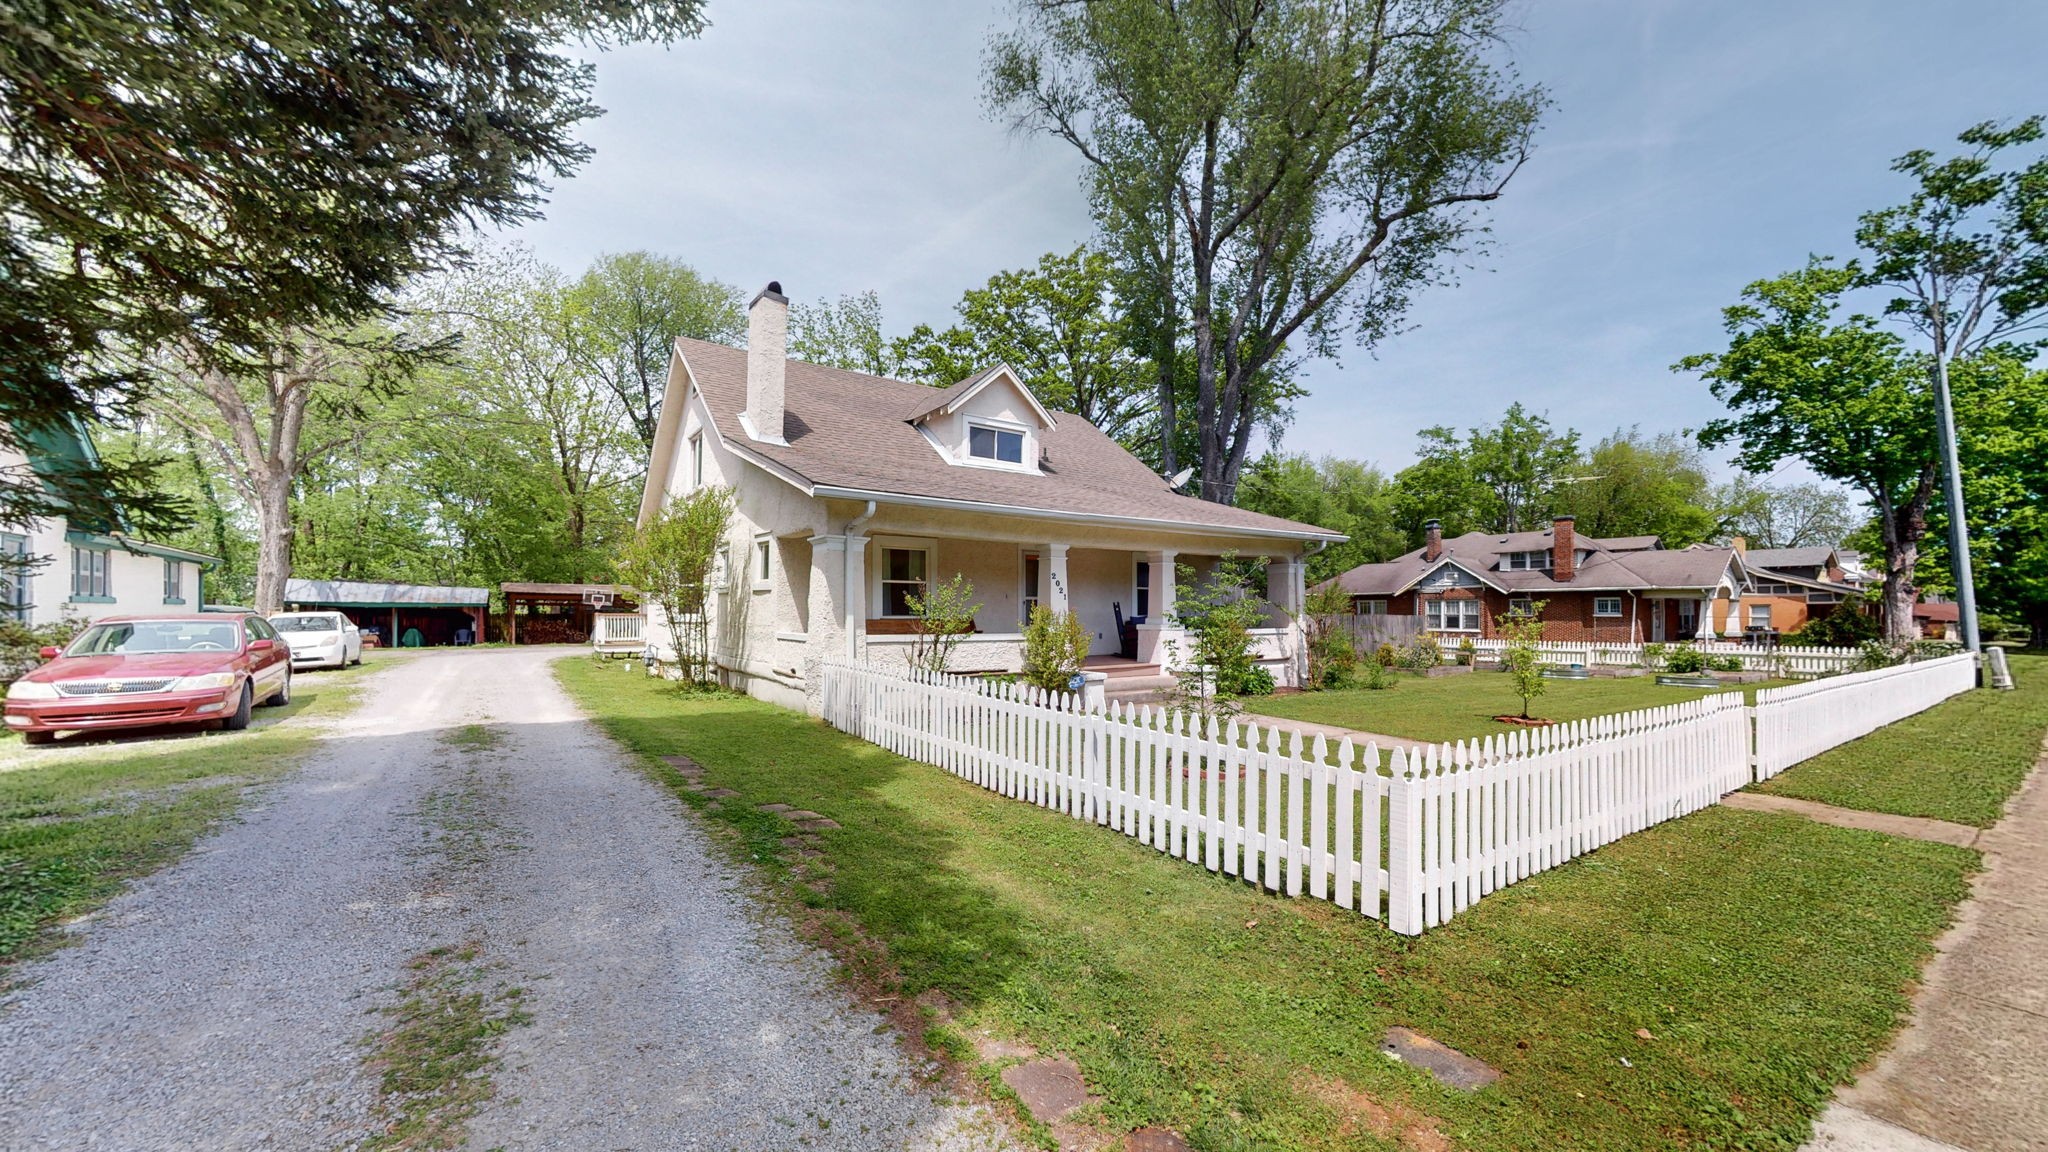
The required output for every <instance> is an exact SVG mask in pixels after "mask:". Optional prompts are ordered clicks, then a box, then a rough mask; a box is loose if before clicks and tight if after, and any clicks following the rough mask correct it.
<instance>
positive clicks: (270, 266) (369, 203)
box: [0, 0, 703, 519]
mask: <svg viewBox="0 0 2048 1152" xmlns="http://www.w3.org/2000/svg"><path fill="white" fill-rule="evenodd" d="M701 7H702V5H701V0H660V2H657V3H629V2H627V0H597V2H594V3H592V2H585V0H500V2H498V3H483V4H479V3H475V2H472V0H413V2H411V3H407V4H402V5H378V4H337V3H332V2H329V0H274V2H269V3H264V4H257V5H252V4H247V3H243V2H241V0H189V2H186V3H179V4H118V3H107V2H104V0H32V2H29V3H21V4H9V5H5V6H0V156H4V157H5V162H4V163H0V435H6V436H9V437H12V436H13V435H15V432H14V431H13V429H16V428H23V427H26V428H30V429H35V428H44V429H47V428H50V427H53V426H54V425H55V424H56V423H58V422H61V421H63V420H67V419H77V418H82V417H89V416H92V415H94V414H96V413H100V412H104V411H108V410H120V409H121V408H122V406H123V402H124V401H128V400H132V399H133V398H134V396H135V394H136V389H137V386H138V385H140V384H141V383H143V382H144V380H143V378H142V377H140V376H138V374H137V370H138V368H140V369H144V370H146V369H148V368H151V367H157V366H162V365H164V364H167V363H171V362H172V360H171V359H170V358H166V357H158V356H154V355H145V356H144V357H141V358H134V359H124V360H121V361H110V360H107V359H104V358H95V354H96V353H98V352H99V351H101V350H102V349H103V348H104V347H106V345H107V344H109V343H114V344H119V345H122V346H125V347H130V348H136V349H140V350H142V351H143V352H144V353H147V354H153V353H157V352H159V351H163V350H166V349H170V348H173V347H175V348H179V349H204V350H205V351H206V352H207V355H208V356H209V357H210V358H211V359H213V360H215V361H218V362H219V363H218V364H216V365H214V366H213V370H217V371H219V372H221V373H223V374H224V375H225V376H227V377H236V376H241V375H244V374H245V373H244V371H242V370H250V371H253V372H254V373H256V374H261V373H264V372H267V371H268V370H269V369H270V367H271V366H272V365H274V364H279V363H285V364H297V365H299V366H303V363H304V362H303V352H304V350H305V349H306V348H307V347H308V344H307V342H306V341H307V338H306V337H305V336H304V335H303V334H304V333H308V332H344V331H348V330H350V329H351V328H353V327H355V326H356V325H358V324H359V323H361V322H363V321H364V320H366V319H367V318H370V317H372V316H374V315H375V314H376V313H378V312H379V311H380V309H381V308H382V306H383V303H384V302H385V300H386V299H387V298H388V296H389V295H390V294H391V293H392V292H394V291H395V290H397V289H398V288H399V287H400V286H401V285H402V284H403V283H404V282H405V281H406V280H407V279H408V278H409V277H411V276H412V275H414V274H415V273H417V272H419V271H421V270H423V269H426V268H431V267H434V266H437V265H440V264H443V263H446V262H448V261H449V260H451V259H454V258H455V257H457V256H458V255H459V252H460V244H461V238H462V236H463V234H464V233H465V232H466V231H467V230H468V229H469V228H471V227H472V226H474V225H477V224H493V225H503V224H508V223H514V222H517V221H519V220H522V219H526V218H529V217H532V216H534V215H536V214H537V211H538V206H539V204H540V202H541V193H542V191H543V186H542V181H543V180H544V179H546V178H548V177H550V176H562V175H566V174H568V173H570V172H572V171H574V170H575V169H576V167H577V166H579V165H580V164H581V163H582V162H583V161H584V160H585V159H586V158H587V157H588V155H589V153H590V149H589V147H588V146H587V145H585V144H583V143H581V142H579V141H578V140H577V139H576V136H575V131H576V128H577V126H578V125H579V124H580V123H581V122H583V121H584V120H587V119H589V118H590V117H592V116H594V115H596V114H597V111H598V109H597V108H596V106H595V105H593V104H592V103H591V102H590V100H589V92H590V87H591V83H592V78H593V70H592V67H591V65H589V64H588V63H586V62H584V61H583V60H580V59H578V58H577V57H576V56H574V55H572V54H570V53H569V52H568V51H566V50H565V48H564V45H565V44H566V43H567V42H574V41H581V42H582V43H584V44H585V45H587V46H592V47H603V46H606V45H610V44H615V43H619V42H623V41H627V40H639V39H655V40H669V39H673V38H675V37H678V36H689V35H694V34H696V33H697V31H698V30H700V29H701V28H702V26H703V21H702V17H701ZM231 362H232V363H231ZM294 370H296V369H294V368H287V369H286V371H288V372H289V371H294ZM78 487H79V489H80V491H79V492H78V493H77V495H78V496H79V498H80V499H81V500H85V501H87V503H85V504H84V505H83V506H84V507H87V508H97V509H99V510H100V511H101V512H102V513H107V512H110V511H111V509H112V508H113V506H114V505H115V504H118V503H121V502H123V501H125V500H132V498H133V497H135V496H136V495H137V494H138V493H142V492H146V491H147V484H146V482H145V481H144V479H143V478H142V477H140V476H134V475H129V476H123V475H114V474H106V475H104V476H101V477H97V478H87V479H86V481H85V482H83V483H81V484H79V485H78ZM38 498H39V494H38V493H37V492H36V491H35V490H34V486H33V485H32V484H28V483H25V482H23V480H22V478H21V477H13V476H9V477H0V504H4V505H6V506H7V507H9V508H10V509H12V508H19V507H21V506H24V505H25V504H28V503H32V502H33V501H34V500H36V499H38ZM101 518H103V519H104V518H107V517H106V515H102V516H101Z"/></svg>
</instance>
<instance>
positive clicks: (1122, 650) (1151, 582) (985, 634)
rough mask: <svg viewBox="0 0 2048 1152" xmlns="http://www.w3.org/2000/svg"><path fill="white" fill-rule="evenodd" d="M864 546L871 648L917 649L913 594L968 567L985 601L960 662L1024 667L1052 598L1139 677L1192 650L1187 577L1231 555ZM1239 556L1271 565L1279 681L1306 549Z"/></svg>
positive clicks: (1261, 647)
mask: <svg viewBox="0 0 2048 1152" xmlns="http://www.w3.org/2000/svg"><path fill="white" fill-rule="evenodd" d="M863 552H864V559H865V561H866V563H865V564H864V568H865V569H866V571H865V579H866V585H867V587H866V594H865V603H866V616H865V618H864V619H863V620H862V622H861V627H860V634H859V636H858V637H857V639H856V645H857V647H858V650H859V652H860V653H861V654H862V655H863V657H864V658H865V659H868V660H872V661H879V662H882V663H894V662H896V661H897V660H900V659H903V658H905V657H907V656H908V655H909V652H910V649H911V648H912V647H913V646H914V645H915V644H916V643H917V638H916V633H917V631H918V620H917V616H916V613H915V612H914V611H913V610H912V609H911V606H910V599H911V597H913V596H915V595H917V594H920V593H921V591H922V590H924V589H926V588H929V587H931V586H933V585H943V584H945V583H947V582H948V581H950V580H952V579H953V578H954V577H955V576H956V575H958V576H960V577H964V578H965V580H966V581H967V582H968V583H969V584H971V585H972V586H973V589H974V596H973V601H974V603H976V604H978V605H979V609H978V611H976V612H975V614H974V626H973V627H974V630H973V632H972V633H971V634H969V635H968V636H967V637H966V638H964V639H963V640H962V641H961V642H960V643H959V645H958V646H957V647H956V648H955V649H954V652H953V655H952V658H951V660H950V662H949V665H950V667H951V669H952V670H953V671H955V672H961V673H997V672H1014V671H1017V670H1019V669H1020V668H1022V667H1023V656H1024V624H1025V621H1026V620H1027V619H1028V618H1029V617H1030V614H1031V612H1032V610H1033V609H1034V608H1036V607H1038V606H1039V605H1044V606H1045V607H1048V608H1050V609H1052V610H1054V611H1071V612H1073V613H1075V615H1076V616H1078V617H1079V619H1080V621H1081V625H1082V627H1083V628H1084V629H1085V630H1086V632H1087V634H1088V654H1089V656H1090V658H1091V662H1092V663H1096V664H1098V665H1109V664H1115V665H1117V666H1118V667H1119V669H1120V671H1121V672H1122V673H1123V674H1127V675H1138V676H1144V675H1153V676H1156V675H1160V674H1170V673H1172V672H1173V671H1174V669H1175V667H1176V665H1177V664H1178V663H1180V662H1181V661H1183V660H1184V659H1185V657H1186V654H1187V653H1188V651H1189V649H1190V645H1189V644H1188V642H1187V640H1186V638H1185V636H1184V634H1183V631H1182V630H1181V628H1180V626H1179V625H1178V624H1177V623H1175V622H1174V612H1175V607H1176V603H1177V601H1178V599H1179V597H1180V595H1181V593H1182V591H1183V583H1182V582H1186V584H1187V586H1198V585H1199V584H1200V583H1201V582H1202V581H1205V580H1207V579H1209V578H1210V577H1211V575H1212V574H1213V573H1214V572H1215V570H1216V566H1217V565H1218V564H1219V563H1221V562H1223V559H1224V556H1225V555H1226V550H1221V549H1219V550H1214V551H1199V552H1198V551H1193V550H1181V549H1174V548H1159V549H1149V550H1139V549H1123V548H1107V547H1090V546H1084V545H1079V544H1067V543H1062V542H1057V541H1047V542H1045V543H1032V542H1000V541H993V540H977V539H967V538H962V537H954V536H940V537H910V536H895V535H881V534H878V535H876V536H874V537H872V538H871V539H870V540H868V541H867V546H866V548H865V549H863ZM1235 555H1236V562H1237V563H1240V564H1252V565H1257V566H1259V567H1260V568H1263V577H1264V584H1263V587H1259V586H1258V584H1257V581H1256V579H1255V580H1254V587H1255V588H1256V589H1257V590H1258V591H1259V592H1261V593H1262V595H1263V596H1264V598H1265V599H1266V600H1267V601H1268V603H1269V605H1270V607H1269V608H1268V610H1267V613H1266V615H1267V619H1266V621H1265V623H1264V626H1263V627H1261V628H1258V629H1256V630H1255V631H1254V638H1255V641H1256V643H1257V645H1258V651H1259V655H1260V659H1261V662H1262V663H1263V664H1264V665H1265V666H1266V667H1267V669H1268V670H1269V671H1271V672H1272V673H1273V677H1274V680H1275V682H1277V683H1279V684H1283V685H1292V684H1294V683H1295V681H1296V670H1295V667H1294V665H1295V663H1296V661H1295V655H1296V653H1295V647H1296V646H1295V644H1294V642H1293V639H1292V637H1293V634H1294V625H1293V619H1292V614H1294V613H1296V612H1298V611H1299V608H1300V605H1301V602H1302V595H1303V587H1302V586H1303V576H1302V573H1303V564H1302V561H1301V558H1300V557H1299V556H1288V555H1281V556H1260V555H1251V554H1249V553H1248V552H1245V551H1237V552H1236V553H1235ZM1177 573H1178V575H1179V579H1178V580H1177V579H1176V574H1177Z"/></svg>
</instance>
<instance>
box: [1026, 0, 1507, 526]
mask: <svg viewBox="0 0 2048 1152" xmlns="http://www.w3.org/2000/svg"><path fill="white" fill-rule="evenodd" d="M1503 7H1504V4H1503V0H1442V2H1439V3H1431V4H1412V3H1399V2H1396V0H1378V2H1372V3H1357V4H1353V3H1340V2H1337V0H1276V2H1272V3H1261V4H1196V5H1183V4H1173V3H1166V2H1163V0H1098V2H1095V3H1088V4H1074V3H1069V2H1066V0H1023V2H1022V3H1020V4H1019V24H1018V27H1016V28H1015V29H1014V30H1012V31H1009V32H1005V33H999V34H997V35H996V36H995V37H994V38H993V39H992V40H991V42H990V45H989V52H988V61H987V74H988V87H987V98H988V102H989V104H990V106H991V108H992V110H994V111H995V112H996V113H997V114H999V115H1002V116H1005V117H1007V118H1008V119H1009V120H1010V121H1011V122H1012V123H1013V124H1015V125H1016V126H1018V127H1019V128H1024V129H1029V130H1036V131H1043V132H1046V133H1049V134H1051V135H1053V136H1054V137H1056V138H1058V139H1062V140H1065V141H1066V142H1067V143H1069V144H1071V145H1072V146H1073V147H1074V148H1075V149H1076V150H1077V151H1078V152H1079V153H1080V156H1081V158H1082V160H1083V161H1084V163H1085V165H1086V175H1085V177H1084V179H1085V181H1086V186H1087V189H1088V192H1089V196H1090V202H1091V205H1092V207H1093V210H1094V212H1095V215H1096V219H1097V223H1098V226H1099V228H1100V230H1101V232H1102V233H1103V234H1104V236H1105V238H1106V243H1105V247H1106V248H1107V250H1109V251H1111V252H1113V253H1115V254H1117V256H1118V258H1119V260H1120V262H1124V263H1125V266H1126V268H1127V269H1128V271H1129V272H1130V273H1131V274H1132V275H1133V276H1134V277H1142V278H1145V279H1147V280H1149V281H1150V283H1151V284H1152V286H1153V290H1152V291H1151V293H1149V294H1148V297H1147V298H1146V302H1147V305H1148V306H1147V307H1146V308H1145V309H1144V312H1145V314H1146V315H1147V327H1148V329H1150V330H1151V334H1152V336H1153V337H1154V339H1155V342H1156V343H1159V342H1163V346H1162V347H1161V349H1160V350H1161V352H1162V353H1163V351H1164V349H1165V347H1178V346H1179V344H1180V342H1181V339H1182V338H1183V335H1184V336H1185V339H1186V340H1188V341H1189V342H1191V344H1192V348H1191V350H1190V356H1191V358H1192V360H1193V361H1194V376H1195V381H1196V387H1195V398H1194V399H1195V405H1194V407H1195V412H1194V416H1195V420H1194V425H1195V431H1196V443H1197V448H1198V458H1197V459H1196V460H1195V461H1194V463H1196V464H1197V465H1198V466H1199V468H1200V473H1201V481H1202V482H1201V495H1202V497H1203V498H1204V499H1207V500H1215V501H1221V502H1229V501H1230V500H1231V499H1232V498H1233V497H1234V496H1235V494H1236V490H1237V484H1238V479H1239V475H1240V473H1241V472H1242V471H1243V469H1244V467H1245V464H1246V463H1247V454H1248V452H1249V449H1250V445H1251V441H1252V439H1253V436H1254V433H1255V432H1256V431H1257V427H1258V423H1259V420H1260V414H1261V412H1262V411H1264V410H1266V409H1268V408H1269V407H1270V406H1271V405H1270V397H1267V396H1264V395H1262V389H1263V388H1264V386H1266V385H1268V384H1270V383H1272V382H1274V381H1276V380H1285V379H1286V378H1287V377H1288V375H1289V373H1288V372H1286V371H1285V370H1284V367H1285V365H1286V364H1287V363H1288V362H1289V361H1290V360H1298V359H1299V358H1301V357H1304V356H1311V355H1316V356H1321V355H1331V354H1334V353H1335V351H1336V349H1337V346H1338V344H1339V342H1340V339H1341V338H1343V337H1347V336H1348V337H1351V338H1355V339H1356V340H1357V341H1358V342H1360V343H1362V344H1365V345H1368V346H1369V345H1371V344H1372V343H1374V342H1375V341H1377V340H1379V339H1381V338H1383V337H1385V336H1387V335H1389V334H1391V333H1392V332H1394V331H1395V330H1397V329H1398V327H1399V325H1400V321H1401V317H1402V316H1403V315H1404V314H1405V313H1406V311H1407V307H1408V304H1409V301H1410V299H1411V298H1412V296H1413V295H1414V294H1415V293H1416V292H1417V291H1419V290H1420V289H1421V288H1422V287H1423V286H1425V285H1427V284H1430V283H1433V282H1436V281H1439V280H1442V279H1444V278H1445V277H1446V275H1447V272H1446V264H1447V262H1448V261H1449V259H1450V258H1451V257H1453V256H1455V255H1456V254H1458V253H1460V252H1463V251H1465V250H1467V249H1468V248H1469V247H1470V246H1471V244H1472V242H1473V241H1474V240H1475V238H1476V234H1477V232H1478V230H1479V228H1480V224H1479V217H1478V214H1477V212H1476V211H1475V209H1476V207H1477V206H1478V205H1481V204H1483V203H1485V202H1487V201H1490V200H1493V199H1495V198H1497V197H1499V196H1500V194H1501V193H1502V191H1503V190H1504V188H1505V187H1506V184H1507V181H1508V179H1509V177H1511V176H1512V175H1513V173H1514V171H1515V170H1516V169H1517V168H1518V167H1519V166H1520V163H1521V161H1522V159H1523V157H1524V156H1526V154H1527V151H1528V146H1529V139H1530V134H1531V132H1532V131H1533V129H1534V125H1535V122H1536V118H1537V114H1538V112H1539V110H1540V107H1541V105H1542V102H1543V101H1542V97H1541V96H1540V94H1539V93H1537V92H1536V91H1535V90H1533V89H1528V88H1522V87H1518V86H1516V84H1515V82H1514V80H1513V78H1512V76H1511V75H1510V74H1509V73H1508V72H1507V70H1506V68H1505V66H1504V65H1502V64H1500V63H1498V61H1499V59H1500V57H1499V45H1500V37H1499V32H1500V28H1501V25H1500V20H1501V13H1502V10H1503ZM1183 317H1184V318H1185V319H1184V324H1183ZM1155 321H1156V322H1155ZM1276 367H1279V368H1281V369H1282V370H1280V371H1277V372H1276V371H1275V368H1276ZM1163 380H1164V377H1162V381H1163ZM1175 431H1176V429H1175V427H1174V426H1173V424H1172V423H1171V422H1170V421H1169V422H1168V423H1167V424H1166V425H1165V426H1164V427H1163V428H1162V429H1161V434H1162V435H1164V436H1172V435H1174V433H1175ZM1162 455H1170V453H1168V452H1162Z"/></svg>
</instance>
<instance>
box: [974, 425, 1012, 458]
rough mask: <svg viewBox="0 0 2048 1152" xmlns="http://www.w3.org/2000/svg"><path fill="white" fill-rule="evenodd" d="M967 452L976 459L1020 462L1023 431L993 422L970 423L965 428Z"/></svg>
mask: <svg viewBox="0 0 2048 1152" xmlns="http://www.w3.org/2000/svg"><path fill="white" fill-rule="evenodd" d="M967 454H968V455H969V456H972V457H974V458H975V459H977V460H994V461H996V462H998V463H1002V464H1022V463H1023V462H1024V433H1022V432H1019V431H1016V430H1014V429H1010V428H998V427H996V426H995V425H993V424H970V425H969V426H968V428H967Z"/></svg>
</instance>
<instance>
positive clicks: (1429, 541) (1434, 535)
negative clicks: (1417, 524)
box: [1422, 520, 1444, 564]
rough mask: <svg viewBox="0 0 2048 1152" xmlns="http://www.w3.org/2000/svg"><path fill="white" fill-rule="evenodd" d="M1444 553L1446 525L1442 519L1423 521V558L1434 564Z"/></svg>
mask: <svg viewBox="0 0 2048 1152" xmlns="http://www.w3.org/2000/svg"><path fill="white" fill-rule="evenodd" d="M1443 554H1444V526H1443V524H1442V523H1441V522H1440V521H1436V520H1424V521H1423V522H1422V558H1423V560H1425V561H1427V562H1428V563H1431V564H1434V563H1436V561H1437V559H1438V558H1439V557H1441V556H1442V555H1443Z"/></svg>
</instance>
